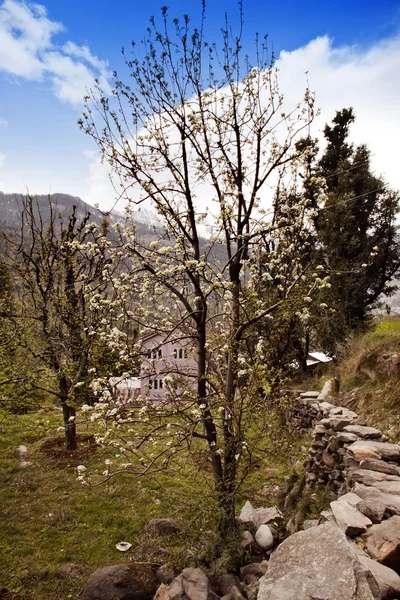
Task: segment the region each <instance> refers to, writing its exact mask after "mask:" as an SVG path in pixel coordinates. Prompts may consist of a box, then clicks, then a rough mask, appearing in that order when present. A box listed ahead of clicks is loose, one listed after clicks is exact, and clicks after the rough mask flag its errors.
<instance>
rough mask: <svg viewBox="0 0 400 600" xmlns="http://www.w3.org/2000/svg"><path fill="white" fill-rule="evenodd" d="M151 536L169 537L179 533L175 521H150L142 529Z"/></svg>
mask: <svg viewBox="0 0 400 600" xmlns="http://www.w3.org/2000/svg"><path fill="white" fill-rule="evenodd" d="M144 530H145V531H147V532H148V533H151V534H153V535H160V536H161V535H171V534H173V533H178V532H179V527H178V526H177V524H176V521H175V519H151V521H149V522H148V523H147V525H146V526H145V528H144Z"/></svg>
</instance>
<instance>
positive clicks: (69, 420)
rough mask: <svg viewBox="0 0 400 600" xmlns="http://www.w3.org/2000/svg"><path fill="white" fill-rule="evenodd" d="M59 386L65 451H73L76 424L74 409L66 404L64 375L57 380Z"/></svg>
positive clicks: (66, 388) (74, 448)
mask: <svg viewBox="0 0 400 600" xmlns="http://www.w3.org/2000/svg"><path fill="white" fill-rule="evenodd" d="M59 388H60V394H61V407H62V411H63V418H64V430H65V445H66V450H67V452H73V451H75V450H76V449H77V447H78V446H77V443H76V424H75V415H76V411H75V408H74V407H73V406H70V405H69V404H68V384H67V381H66V379H65V377H61V378H60V380H59Z"/></svg>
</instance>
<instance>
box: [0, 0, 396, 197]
mask: <svg viewBox="0 0 400 600" xmlns="http://www.w3.org/2000/svg"><path fill="white" fill-rule="evenodd" d="M164 3H165V2H156V1H154V0H149V1H147V2H138V1H137V0H117V1H116V2H114V3H111V2H109V1H103V0H80V1H78V0H64V1H62V0H44V1H43V2H41V1H40V0H39V1H38V2H36V3H35V4H33V3H28V2H21V1H20V0H4V1H3V0H0V190H2V191H6V192H13V191H15V192H21V191H22V192H24V191H26V189H29V191H30V192H31V193H48V192H65V193H71V194H74V195H79V196H81V197H82V198H83V199H84V200H86V201H89V202H91V203H94V202H99V203H100V205H101V206H103V207H105V208H106V207H107V206H110V205H111V204H112V203H113V190H112V188H111V187H110V186H109V185H108V180H107V177H106V175H105V172H104V168H103V166H102V165H101V164H100V163H99V161H98V159H97V153H96V148H95V146H94V144H93V142H92V141H91V140H90V139H89V138H87V137H86V136H85V135H84V134H83V133H82V132H81V131H80V130H79V128H78V126H77V124H76V122H77V119H78V118H79V115H80V112H81V111H82V104H81V102H80V99H81V97H82V96H83V94H84V93H85V88H86V87H87V86H88V85H90V84H91V81H92V78H93V76H99V77H100V78H101V79H102V81H103V84H104V85H105V86H106V85H107V80H108V79H109V75H110V71H111V70H113V69H116V70H119V71H123V63H122V58H121V52H120V50H121V46H128V45H129V43H130V41H131V39H135V40H138V41H139V40H140V39H141V37H142V36H143V33H144V30H145V28H146V27H147V25H148V20H149V17H150V16H151V15H155V16H156V17H157V16H158V15H159V13H160V7H161V6H162V5H163V4H164ZM167 5H168V7H169V13H170V15H171V16H173V17H174V16H181V15H182V14H183V13H185V12H188V13H189V14H190V16H191V17H192V19H193V21H194V22H196V21H197V20H198V18H199V14H200V3H198V2H192V3H190V5H188V3H186V2H182V1H180V0H173V1H171V2H167ZM225 12H228V13H229V15H230V20H231V22H232V23H233V24H235V22H237V15H238V9H237V4H236V3H234V2H229V1H227V0H220V1H218V2H213V3H211V2H210V3H209V5H208V7H207V20H206V29H207V33H208V37H209V39H217V38H218V36H219V30H220V27H221V25H222V23H223V18H224V13H225ZM244 13H245V33H244V46H245V47H246V48H248V50H249V52H251V51H252V41H253V39H254V33H255V32H256V31H258V32H259V33H268V34H269V39H270V40H271V42H272V43H273V46H274V49H275V54H276V56H277V57H278V58H279V60H278V65H279V68H280V71H281V86H282V87H283V91H284V93H285V96H286V97H287V98H288V100H293V101H295V98H297V99H299V98H300V97H301V92H302V90H303V89H304V85H305V75H304V73H305V71H308V73H309V79H310V86H311V88H312V89H313V90H315V92H316V102H317V106H319V107H320V108H321V113H322V114H321V117H319V119H317V121H316V124H315V133H316V134H318V131H320V130H321V128H322V127H323V124H324V122H326V121H328V120H330V119H331V118H332V117H333V115H334V111H335V110H336V109H340V108H342V107H343V106H349V105H353V106H354V108H355V111H356V115H357V122H356V125H355V127H354V129H353V138H354V141H356V142H358V143H360V142H367V143H368V144H369V145H370V147H371V149H372V152H373V160H374V163H373V164H374V167H375V168H376V170H377V171H378V173H384V174H385V175H386V177H387V179H388V180H389V183H390V184H391V185H392V186H394V187H396V188H400V169H399V168H398V160H397V156H396V153H395V150H396V151H397V145H398V144H397V140H398V139H399V136H400V119H399V114H398V106H400V78H399V74H400V2H395V1H390V0H380V1H379V2H378V1H376V0H375V1H374V2H372V1H367V0H364V1H358V0H357V1H352V0H348V1H347V2H345V1H343V0H339V1H336V2H326V1H324V0H319V1H316V0H313V1H308V2H303V3H301V2H298V1H296V2H294V1H292V0H290V1H286V2H284V3H281V4H278V3H277V2H259V3H258V2H255V1H254V0H247V1H245V2H244Z"/></svg>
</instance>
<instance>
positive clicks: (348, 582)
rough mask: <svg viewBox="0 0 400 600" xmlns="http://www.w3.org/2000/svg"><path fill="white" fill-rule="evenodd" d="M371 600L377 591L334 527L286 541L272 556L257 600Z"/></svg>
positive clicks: (330, 526) (298, 534)
mask: <svg viewBox="0 0 400 600" xmlns="http://www.w3.org/2000/svg"><path fill="white" fill-rule="evenodd" d="M317 598H318V599H319V600H322V599H323V600H328V599H329V600H374V599H378V598H380V593H379V589H378V587H377V585H376V582H375V580H374V579H373V578H372V576H371V574H370V573H369V571H368V570H366V569H364V567H362V565H361V563H360V561H359V559H358V557H357V555H356V553H355V552H354V550H353V549H352V548H351V546H350V544H349V543H348V541H347V540H346V537H345V535H344V534H343V533H342V532H341V531H340V530H339V528H338V527H337V526H336V525H333V524H331V523H326V524H324V525H320V526H318V527H313V528H311V529H308V530H307V531H300V532H298V533H295V534H294V535H292V536H290V537H289V538H287V539H286V540H285V541H284V542H283V543H282V544H281V545H280V546H279V547H278V548H277V550H275V552H273V553H272V555H271V558H270V561H269V567H268V571H267V573H266V574H265V575H264V577H262V578H261V579H260V590H259V593H258V600H315V599H317Z"/></svg>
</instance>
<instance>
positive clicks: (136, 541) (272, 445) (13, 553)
mask: <svg viewBox="0 0 400 600" xmlns="http://www.w3.org/2000/svg"><path fill="white" fill-rule="evenodd" d="M59 422H60V413H59V412H58V411H54V410H51V411H48V412H43V413H41V414H38V413H37V414H30V415H21V416H19V415H18V416H17V415H12V416H10V415H8V416H7V415H4V414H3V415H1V414H0V452H1V458H0V481H1V486H0V488H1V489H0V506H1V514H0V521H1V529H0V589H1V587H2V586H4V587H6V588H7V589H8V590H11V591H13V592H16V593H18V594H19V596H20V598H21V599H22V600H42V599H43V600H45V599H46V600H64V599H67V598H76V597H77V595H78V592H79V590H80V589H81V587H82V584H83V582H84V581H85V579H86V577H87V576H88V575H89V574H90V573H91V572H93V571H94V570H95V569H96V568H98V567H102V566H106V565H108V564H111V563H115V562H124V561H126V560H131V559H132V558H135V559H136V560H145V561H146V560H147V561H153V562H159V561H161V562H165V558H164V559H163V558H160V556H158V555H157V553H158V552H159V547H160V545H161V546H162V547H163V548H164V549H166V550H167V551H169V552H170V560H172V561H173V562H175V563H176V564H177V565H180V566H182V565H185V564H197V563H199V562H201V560H203V559H206V558H211V556H212V549H213V546H214V541H215V540H214V535H213V533H212V531H213V529H215V519H216V514H217V513H216V510H215V503H214V499H213V494H212V480H211V475H210V472H209V469H207V468H204V465H201V464H200V463H199V462H196V460H195V459H193V460H189V461H188V460H186V459H185V460H182V461H180V462H179V461H178V463H177V464H176V466H175V467H174V468H173V469H170V470H169V471H168V473H163V474H161V475H160V476H158V477H157V478H151V479H143V481H140V482H138V481H137V480H135V479H133V478H131V477H129V476H119V477H118V478H114V479H112V480H111V481H110V482H109V483H108V484H107V485H104V486H102V487H98V488H92V489H90V488H87V487H85V486H83V485H82V484H81V483H79V482H78V481H77V480H76V476H77V472H76V467H77V465H78V464H82V463H83V464H85V465H86V466H88V468H89V469H90V470H91V471H94V470H98V471H99V472H101V471H102V470H103V469H104V459H105V457H106V456H107V457H108V456H109V454H107V455H106V454H104V451H103V450H101V449H99V448H98V447H97V446H95V445H94V444H93V440H92V437H91V432H90V430H89V428H88V426H87V425H86V426H83V427H81V428H80V429H79V436H80V439H79V441H80V445H79V447H80V449H79V451H78V452H77V453H76V454H73V455H68V454H66V453H65V452H64V450H63V438H62V434H59V433H57V431H56V430H57V426H58V425H59ZM271 423H272V425H271V432H270V434H269V435H268V436H267V437H266V438H265V441H264V443H263V444H262V448H261V449H260V461H259V463H258V464H257V465H256V466H255V468H254V469H253V471H252V472H251V473H250V475H249V477H248V479H247V482H246V485H245V486H244V488H243V491H242V496H241V498H240V499H239V505H240V504H241V503H242V502H243V501H244V500H245V499H248V498H250V499H251V500H252V501H253V502H254V503H255V504H256V505H257V504H259V505H262V504H264V505H270V504H271V502H272V501H273V497H274V493H275V492H276V486H277V485H278V484H279V483H280V482H281V481H282V478H283V477H284V476H285V475H287V474H288V473H289V472H290V470H291V469H292V468H293V463H295V462H296V460H298V458H299V456H301V455H300V454H299V446H300V443H301V441H300V440H293V439H292V438H291V437H290V436H289V434H288V433H287V432H286V433H285V432H284V431H283V433H282V431H281V430H280V427H281V423H280V422H279V416H276V415H275V417H274V419H273V420H272V422H271ZM20 444H24V445H26V446H27V447H28V449H29V456H28V460H29V461H30V462H31V464H30V465H29V466H27V467H25V468H24V467H21V465H20V461H19V459H18V457H17V455H16V448H17V447H18V446H19V445H20ZM160 516H163V517H165V516H168V517H174V518H175V519H176V520H177V522H178V524H179V526H180V528H181V533H180V534H178V535H177V536H171V537H170V538H163V539H162V540H160V539H152V538H150V537H149V536H148V535H146V534H144V532H143V528H144V525H145V523H146V522H147V521H148V520H149V519H151V518H153V517H160ZM120 541H128V542H130V543H132V549H131V550H130V551H129V552H127V553H121V552H119V551H118V550H117V549H116V548H115V545H116V544H117V543H118V542H120ZM70 562H72V563H76V564H78V565H81V568H82V576H81V578H79V579H76V580H71V579H69V580H66V579H62V578H61V577H60V575H59V571H60V568H61V567H62V565H64V564H65V563H70Z"/></svg>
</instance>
